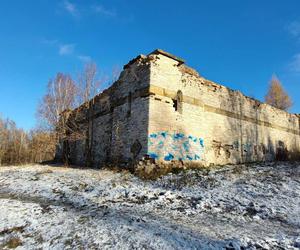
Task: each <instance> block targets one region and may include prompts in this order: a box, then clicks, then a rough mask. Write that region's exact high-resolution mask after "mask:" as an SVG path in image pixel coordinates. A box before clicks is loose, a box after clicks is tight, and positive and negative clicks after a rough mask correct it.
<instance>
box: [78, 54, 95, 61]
mask: <svg viewBox="0 0 300 250" xmlns="http://www.w3.org/2000/svg"><path fill="white" fill-rule="evenodd" d="M77 58H78V59H79V60H80V61H82V62H84V63H87V62H90V61H92V58H91V57H90V56H85V55H79V56H77Z"/></svg>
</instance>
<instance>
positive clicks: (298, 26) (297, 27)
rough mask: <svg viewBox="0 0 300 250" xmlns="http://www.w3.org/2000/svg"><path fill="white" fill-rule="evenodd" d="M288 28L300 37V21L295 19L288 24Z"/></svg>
mask: <svg viewBox="0 0 300 250" xmlns="http://www.w3.org/2000/svg"><path fill="white" fill-rule="evenodd" d="M287 30H288V31H289V33H290V34H291V35H292V36H294V37H297V38H298V37H299V38H300V22H297V21H294V22H291V23H290V24H289V25H288V26H287Z"/></svg>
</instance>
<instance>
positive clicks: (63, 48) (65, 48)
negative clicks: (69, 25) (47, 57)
mask: <svg viewBox="0 0 300 250" xmlns="http://www.w3.org/2000/svg"><path fill="white" fill-rule="evenodd" d="M74 48H75V44H62V45H59V50H58V53H59V54H60V55H61V56H64V55H71V54H73V52H74Z"/></svg>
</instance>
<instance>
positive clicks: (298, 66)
mask: <svg viewBox="0 0 300 250" xmlns="http://www.w3.org/2000/svg"><path fill="white" fill-rule="evenodd" d="M289 66H290V67H289V68H290V70H291V71H292V72H295V73H300V53H299V54H296V55H294V57H293V60H292V62H291V63H290V65H289Z"/></svg>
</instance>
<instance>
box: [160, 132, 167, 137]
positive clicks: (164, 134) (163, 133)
mask: <svg viewBox="0 0 300 250" xmlns="http://www.w3.org/2000/svg"><path fill="white" fill-rule="evenodd" d="M160 134H161V136H162V137H164V138H166V137H167V135H168V133H167V132H161V133H160Z"/></svg>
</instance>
